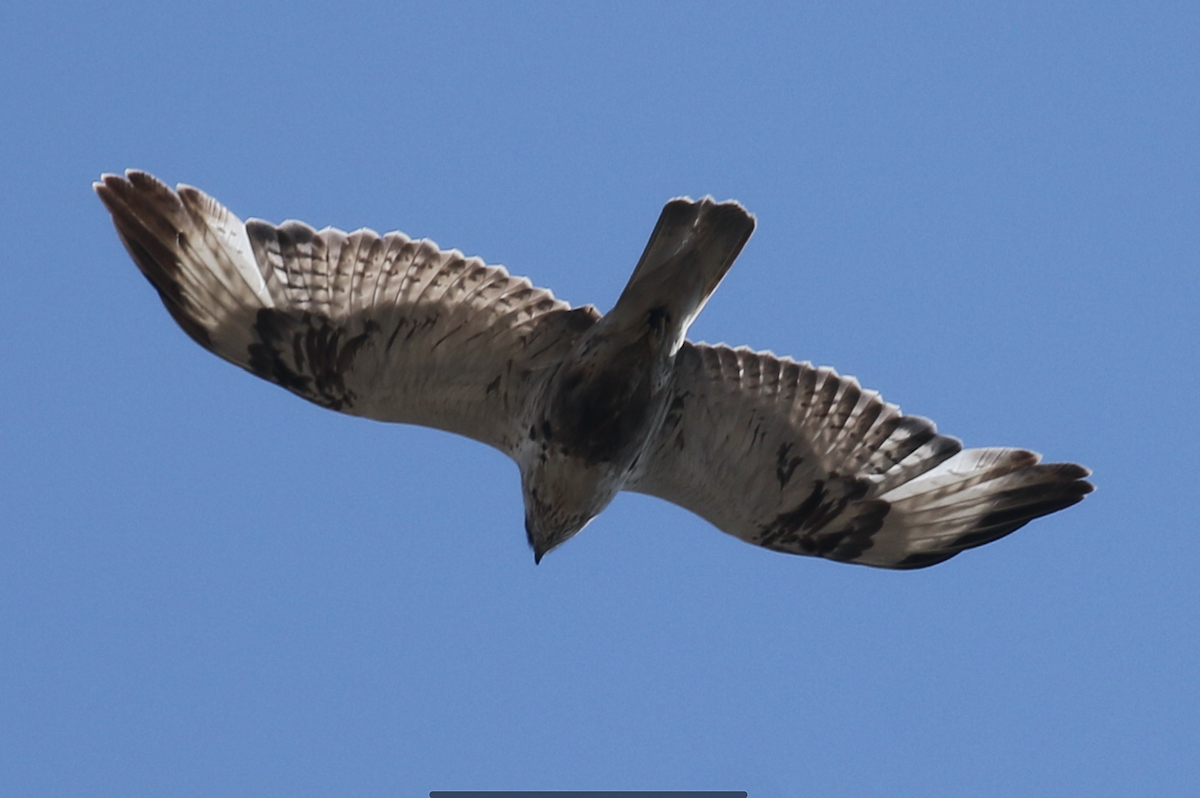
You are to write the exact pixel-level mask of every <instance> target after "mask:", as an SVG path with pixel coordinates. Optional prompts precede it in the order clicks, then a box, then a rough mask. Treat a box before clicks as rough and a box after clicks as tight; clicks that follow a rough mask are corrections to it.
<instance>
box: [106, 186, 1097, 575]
mask: <svg viewBox="0 0 1200 798" xmlns="http://www.w3.org/2000/svg"><path fill="white" fill-rule="evenodd" d="M94 187H95V189H96V193H97V194H98V195H99V196H100V199H101V201H102V202H103V203H104V205H105V206H106V207H107V208H108V210H109V212H110V213H111V214H112V218H113V223H114V224H115V225H116V228H117V233H118V234H119V235H120V237H121V240H122V241H123V242H124V244H125V248H126V249H127V250H128V251H129V254H130V255H131V256H132V258H133V260H134V262H135V263H136V264H137V266H138V268H139V269H141V271H142V274H143V275H145V276H146V278H147V279H148V280H149V281H150V283H151V285H153V286H154V288H155V289H156V290H157V291H158V294H159V297H160V298H161V299H162V302H163V304H164V305H165V306H166V308H167V311H168V312H169V313H170V314H171V317H172V318H174V319H175V321H176V322H177V323H178V324H179V326H180V327H182V328H183V330H184V332H186V333H187V334H188V335H189V336H191V338H192V339H193V340H194V341H196V342H197V343H198V344H200V345H201V346H203V347H204V348H206V349H208V350H210V351H212V352H214V353H215V354H217V355H219V356H221V357H223V358H225V359H226V360H228V361H230V362H231V363H234V364H235V365H238V366H241V367H242V368H244V369H246V370H247V371H249V372H251V373H253V374H256V375H257V376H259V377H262V378H263V379H266V380H270V381H271V382H274V383H276V384H278V385H280V386H282V387H284V388H287V389H288V390H289V391H291V392H293V393H295V394H297V395H299V396H301V397H303V398H305V399H307V400H309V401H311V402H314V403H316V404H318V405H321V406H322V407H327V408H330V409H331V410H338V411H341V412H343V413H349V414H351V415H356V416H363V417H366V418H372V419H376V420H379V421H392V422H399V423H405V424H422V425H425V426H429V427H435V428H437V429H441V430H446V431H448V432H454V433H457V434H459V435H466V436H467V437H470V438H474V439H475V440H478V441H482V442H483V443H486V444H488V445H490V446H494V447H495V448H497V449H499V450H500V451H502V452H504V453H505V454H507V455H508V456H509V457H511V458H512V459H513V460H515V461H516V463H517V465H518V466H519V467H520V470H521V490H522V493H523V495H524V500H525V532H526V536H527V538H528V541H529V545H530V546H531V547H532V549H533V552H534V559H535V561H536V562H540V561H541V559H542V557H543V556H544V555H545V554H546V552H548V551H550V550H551V549H553V548H554V547H556V546H558V545H560V544H561V543H563V542H564V541H566V540H567V539H568V538H570V537H572V536H573V535H575V533H577V532H579V530H581V529H583V527H584V526H586V525H587V524H588V522H589V521H591V520H592V519H593V518H594V517H596V516H597V515H598V514H599V513H600V512H601V511H602V510H604V508H605V507H607V506H608V504H609V502H611V501H612V500H613V497H615V496H616V495H617V493H618V492H619V491H622V490H628V491H634V492H637V493H644V494H648V495H651V496H657V497H659V498H662V499H665V500H667V501H669V502H672V503H674V504H677V505H680V506H681V507H684V508H686V509H688V510H691V511H692V512H694V513H696V514H697V515H699V516H701V517H703V518H705V519H707V520H708V521H709V522H711V523H712V524H713V525H714V526H716V527H717V528H718V529H720V530H722V531H724V532H727V533H729V534H731V535H733V536H735V537H738V538H741V539H742V540H744V541H746V542H748V543H753V544H755V545H758V546H763V547H765V548H768V549H772V550H774V551H780V552H786V553H789V554H805V555H812V556H818V557H825V558H828V559H831V560H837V561H839V562H846V563H858V564H862V565H872V566H876V567H881V568H902V569H903V568H923V567H925V566H929V565H934V564H935V563H939V562H942V561H944V560H947V559H949V558H950V557H953V556H954V555H955V554H958V553H959V552H961V551H963V550H965V549H969V548H973V547H975V546H980V545H983V544H985V543H989V542H991V541H993V540H996V539H998V538H1001V537H1003V536H1005V535H1007V534H1009V533H1010V532H1012V531H1014V530H1016V529H1018V528H1019V527H1021V526H1024V525H1025V524H1026V523H1028V522H1029V521H1031V520H1033V519H1034V518H1038V517H1040V516H1043V515H1047V514H1049V513H1053V512H1055V511H1057V510H1061V509H1063V508H1065V507H1069V506H1071V505H1073V504H1075V503H1077V502H1079V501H1081V500H1082V499H1083V497H1084V496H1085V495H1086V494H1088V493H1090V492H1091V491H1092V485H1091V484H1090V483H1089V482H1087V481H1085V477H1087V476H1088V475H1089V474H1090V472H1089V471H1088V470H1087V469H1086V468H1084V467H1082V466H1079V465H1075V464H1072V463H1041V462H1040V460H1041V457H1040V456H1039V455H1038V454H1036V453H1034V452H1031V451H1028V450H1025V449H1013V448H983V449H963V448H962V444H961V443H960V442H959V441H958V440H957V439H955V438H951V437H948V436H945V435H939V434H938V432H937V428H936V427H935V426H934V425H933V423H932V422H930V421H929V420H927V419H924V418H920V417H918V416H906V415H903V414H902V413H901V412H900V409H899V408H898V407H897V406H896V405H894V404H890V403H887V402H885V401H883V399H881V398H880V396H879V394H878V393H876V392H875V391H869V390H864V389H863V388H862V387H860V386H859V384H858V382H857V380H855V379H854V378H853V377H843V376H840V375H839V374H838V373H837V372H835V371H834V370H833V369H830V368H825V367H821V368H814V367H813V366H812V365H811V364H810V363H804V362H797V361H795V360H792V359H791V358H787V357H777V356H776V355H774V354H772V353H771V352H755V351H752V350H750V349H747V348H745V347H739V348H736V349H735V348H731V347H728V346H725V345H722V344H718V345H716V346H711V345H708V344H703V343H693V342H691V341H689V340H687V338H686V337H685V336H686V335H687V330H688V327H689V325H691V323H692V322H693V321H694V320H695V318H696V315H697V314H698V313H699V312H700V310H701V308H703V307H704V304H705V302H707V301H708V298H709V296H710V295H711V294H712V292H713V291H714V290H715V289H716V287H717V285H718V284H719V283H720V282H721V279H722V278H723V277H724V276H725V273H726V272H727V271H728V270H729V267H730V266H731V265H733V261H734V259H735V258H736V257H737V256H738V253H739V252H740V251H741V249H742V247H743V246H744V245H745V243H746V241H747V240H748V239H749V238H750V234H751V233H752V232H753V231H754V225H755V221H754V217H753V216H751V215H750V214H749V213H748V212H747V211H746V210H745V209H744V208H743V207H742V206H741V205H740V204H738V203H737V202H714V201H713V200H712V199H711V198H705V199H702V200H700V201H699V202H693V201H692V200H690V199H674V200H671V201H670V202H668V203H667V204H666V206H665V207H664V208H663V211H662V215H661V216H660V217H659V219H658V223H657V224H656V225H655V227H654V231H653V232H652V233H651V235H650V241H649V243H648V244H647V245H646V249H645V251H644V252H643V253H642V257H641V260H639V261H638V264H637V267H636V268H635V269H634V271H633V275H632V276H631V277H630V278H629V282H628V284H627V285H626V286H625V289H624V291H623V292H622V293H621V296H620V298H619V299H618V300H617V304H616V306H615V307H613V309H612V310H611V311H610V312H609V313H608V314H606V315H601V314H600V313H599V312H598V311H597V310H596V309H595V308H594V307H592V306H591V305H585V306H583V307H576V308H572V307H571V306H570V305H568V304H567V303H565V302H563V301H561V300H558V299H555V297H554V295H553V294H552V293H551V292H550V291H547V290H545V289H541V288H536V287H534V286H533V285H532V284H531V283H530V282H529V280H527V279H525V278H521V277H513V276H512V275H510V274H509V273H508V272H507V271H506V270H505V269H504V268H503V267H501V266H489V265H487V264H486V263H484V262H483V261H482V260H480V259H478V258H468V257H465V256H463V254H462V253H460V252H458V251H457V250H449V251H446V250H442V249H440V248H439V247H438V246H437V245H436V244H434V243H433V242H432V241H429V240H421V241H414V240H412V239H410V238H409V237H408V236H406V235H404V234H403V233H398V232H393V233H388V234H387V235H383V236H381V235H379V234H378V233H375V232H374V231H372V230H366V229H363V230H357V231H355V232H353V233H345V232H342V231H341V230H335V229H333V228H328V227H327V228H325V229H324V230H320V231H317V230H314V229H313V228H312V227H309V226H308V225H306V224H303V223H301V222H297V221H288V222H284V223H283V224H282V225H279V226H275V225H272V224H269V223H267V222H264V221H261V220H258V219H251V220H250V221H248V222H244V223H243V222H242V220H241V219H239V218H238V217H236V216H234V215H233V214H232V213H230V212H229V210H228V209H226V208H225V207H224V206H223V205H221V204H220V203H218V202H217V201H216V200H214V199H212V198H210V197H209V196H207V195H206V194H204V193H203V192H201V191H199V190H197V189H195V188H192V187H190V186H185V185H180V186H178V187H177V188H176V189H175V190H174V191H172V190H171V188H170V187H168V186H167V185H165V184H164V183H162V182H160V181H159V180H157V179H156V178H154V177H152V176H151V175H148V174H146V173H144V172H138V171H133V170H130V171H127V172H126V173H125V176H124V177H122V176H119V175H111V174H106V175H103V176H102V178H101V180H100V182H98V183H95V184H94Z"/></svg>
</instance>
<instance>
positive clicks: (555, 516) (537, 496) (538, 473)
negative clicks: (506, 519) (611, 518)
mask: <svg viewBox="0 0 1200 798" xmlns="http://www.w3.org/2000/svg"><path fill="white" fill-rule="evenodd" d="M521 489H522V492H523V493H524V496H525V536H526V538H527V539H528V540H529V546H530V548H532V549H533V560H534V562H535V563H537V562H541V561H542V557H544V556H545V555H546V552H548V551H550V550H551V549H553V548H555V547H556V546H559V545H561V544H562V543H564V542H565V541H567V540H569V539H570V538H572V537H574V535H575V534H576V533H577V532H579V530H581V529H583V528H584V527H585V526H587V525H588V523H589V522H591V520H592V519H593V518H595V517H596V516H597V515H599V514H600V512H601V511H602V510H603V509H604V508H605V507H607V506H608V503H609V502H611V501H612V500H613V497H614V496H616V494H617V491H618V490H620V485H619V484H617V481H616V480H614V479H610V478H609V475H608V474H607V473H605V470H604V469H597V468H595V467H587V466H584V465H583V464H581V463H578V462H575V461H573V460H572V459H570V458H551V459H550V460H549V462H546V463H540V464H539V467H536V468H533V469H530V470H529V471H528V472H526V473H524V474H522V476H521Z"/></svg>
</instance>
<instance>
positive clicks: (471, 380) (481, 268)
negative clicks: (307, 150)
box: [95, 170, 599, 454]
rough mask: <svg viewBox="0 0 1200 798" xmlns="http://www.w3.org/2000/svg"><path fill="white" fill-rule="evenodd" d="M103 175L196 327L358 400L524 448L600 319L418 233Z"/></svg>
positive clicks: (103, 190)
mask: <svg viewBox="0 0 1200 798" xmlns="http://www.w3.org/2000/svg"><path fill="white" fill-rule="evenodd" d="M95 189H96V193H97V194H99V196H100V199H101V200H102V201H103V202H104V204H105V206H107V208H108V210H109V212H110V213H112V217H113V222H114V224H115V225H116V227H117V232H118V233H119V234H120V236H121V240H122V241H123V242H124V243H125V247H126V249H128V250H129V254H130V255H131V256H132V257H133V260H134V261H135V262H136V263H137V265H138V268H140V269H141V271H142V273H143V274H144V275H145V276H146V278H147V279H148V280H149V281H150V282H151V284H153V285H154V287H155V288H156V289H158V293H159V296H160V297H161V299H162V301H163V304H164V305H166V308H167V310H168V311H170V313H171V316H172V317H173V318H174V319H175V321H177V322H178V323H179V326H181V327H182V328H183V329H184V331H186V332H187V334H188V335H190V336H191V337H192V338H193V339H194V340H195V341H196V342H197V343H199V344H200V345H201V346H203V347H205V348H207V349H209V350H211V351H212V352H214V353H216V354H218V355H220V356H221V357H223V358H225V359H226V360H228V361H230V362H232V363H235V364H237V365H239V366H241V367H242V368H244V369H246V370H248V371H250V372H252V373H254V374H256V375H258V376H259V377H262V378H263V379H266V380H270V381H271V382H274V383H277V384H279V385H281V386H283V387H284V388H287V389H288V390H289V391H292V392H293V393H296V394H298V395H299V396H302V397H304V398H305V399H308V400H309V401H312V402H315V403H316V404H319V405H321V406H323V407H328V408H330V409H333V410H339V411H341V412H344V413H350V414H353V415H359V416H365V417H367V418H373V419H377V420H380V421H395V422H403V423H410V424H422V425H425V426H429V427H436V428H438V429H443V430H447V431H449V432H455V433H459V434H461V435H466V436H468V437H471V438H475V439H476V440H480V441H483V442H484V443H487V444H489V445H491V446H494V447H496V448H498V449H500V450H501V451H504V452H506V453H509V454H511V453H512V452H513V447H514V444H515V442H516V441H517V440H518V439H519V437H520V433H521V430H523V429H524V426H525V424H524V421H525V419H524V415H525V409H526V407H527V405H528V404H529V402H528V399H529V397H530V396H531V393H532V392H533V391H536V390H537V389H538V387H539V386H540V385H541V383H542V380H544V379H545V377H546V375H547V373H548V371H549V370H550V369H552V368H553V366H555V365H556V364H557V363H558V362H559V360H560V359H561V358H562V356H563V355H564V354H565V353H566V352H568V351H569V350H570V348H571V346H572V345H573V343H574V341H575V340H576V339H577V338H578V336H579V335H580V334H581V333H582V332H583V331H584V330H586V329H588V328H589V327H591V326H592V325H593V324H594V323H595V321H596V319H597V318H598V317H599V314H598V313H596V311H595V309H594V308H591V307H590V306H589V307H584V308H576V309H574V310H572V309H571V308H570V306H569V305H567V304H566V303H565V302H561V301H559V300H556V299H555V298H554V295H553V294H551V293H550V292H549V291H546V290H543V289H540V288H534V287H533V286H532V285H531V284H530V283H529V281H528V280H527V279H524V278H518V277H512V276H510V275H509V274H508V272H507V271H505V269H504V268H503V267H500V266H488V265H486V264H484V262H483V261H481V260H479V259H478V258H465V257H463V255H462V254H461V253H460V252H458V251H456V250H451V251H448V252H444V251H442V250H440V249H438V247H437V246H436V245H435V244H433V243H432V242H430V241H413V240H410V239H409V238H408V237H407V236H405V235H404V234H402V233H388V234H387V235H384V236H380V235H379V234H377V233H375V232H373V231H371V230H358V231H356V232H354V233H349V234H347V233H344V232H342V231H340V230H334V229H331V228H326V229H324V230H321V231H320V232H318V231H315V230H313V229H312V228H311V227H309V226H308V225H305V224H302V223H300V222H295V221H292V222H285V223H284V224H283V225H280V226H278V227H276V226H273V225H270V224H268V223H266V222H263V221H259V220H254V219H252V220H250V221H249V222H247V223H245V224H243V223H242V221H241V220H240V219H238V218H237V217H236V216H234V215H233V214H232V213H230V212H229V211H228V210H227V209H226V208H225V207H224V206H222V205H221V204H220V203H218V202H217V201H216V200H213V199H212V198H210V197H208V196H206V195H205V194H203V193H202V192H200V191H198V190H197V189H194V188H191V187H188V186H182V185H181V186H179V187H178V189H177V190H176V191H172V190H171V189H170V188H169V187H168V186H166V185H164V184H163V183H161V182H159V181H158V180H156V179H155V178H154V177H151V176H150V175H148V174H145V173H143V172H137V171H132V170H131V171H129V172H127V173H126V175H125V177H124V178H122V177H120V176H117V175H104V176H103V178H102V182H100V183H96V184H95Z"/></svg>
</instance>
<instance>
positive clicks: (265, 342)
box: [249, 308, 379, 410]
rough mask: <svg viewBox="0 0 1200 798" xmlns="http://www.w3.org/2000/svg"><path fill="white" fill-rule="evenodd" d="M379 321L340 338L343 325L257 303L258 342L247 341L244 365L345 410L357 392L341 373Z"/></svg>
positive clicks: (324, 403)
mask: <svg viewBox="0 0 1200 798" xmlns="http://www.w3.org/2000/svg"><path fill="white" fill-rule="evenodd" d="M378 330H379V327H378V325H377V324H375V323H374V322H367V324H365V325H364V327H363V331H362V332H361V333H359V334H358V335H355V336H353V337H352V338H348V339H347V338H346V330H345V328H343V327H339V326H337V325H334V324H331V323H330V322H329V321H328V320H326V319H323V318H319V317H316V316H313V315H311V314H308V313H305V314H303V315H301V316H300V317H299V318H296V317H293V316H289V315H288V314H286V313H281V312H279V311H277V310H275V309H274V308H263V309H262V310H260V311H258V315H257V316H256V319H255V324H254V332H255V333H256V335H257V337H258V339H259V343H254V344H251V345H250V347H249V355H250V362H249V366H250V369H251V371H253V372H254V373H255V374H257V375H258V376H260V377H262V378H264V379H268V380H271V381H272V382H275V383H277V384H279V385H282V386H283V387H284V388H287V389H288V390H289V391H292V392H293V393H296V394H299V395H300V396H303V397H304V398H305V399H308V400H309V401H311V402H314V403H316V404H318V405H321V406H322V407H327V408H330V409H331V410H348V409H350V408H352V407H353V406H354V402H355V400H356V399H357V398H358V397H357V396H356V395H355V394H354V392H353V391H351V390H350V389H348V388H347V387H346V382H345V376H346V374H347V373H348V372H349V371H350V369H351V368H352V367H353V365H354V360H355V358H356V357H357V355H358V352H359V350H360V349H361V348H362V347H363V346H364V345H365V344H366V343H367V341H368V340H370V338H371V336H372V335H374V334H375V333H377V332H378Z"/></svg>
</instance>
